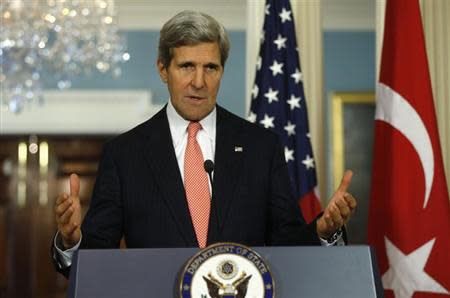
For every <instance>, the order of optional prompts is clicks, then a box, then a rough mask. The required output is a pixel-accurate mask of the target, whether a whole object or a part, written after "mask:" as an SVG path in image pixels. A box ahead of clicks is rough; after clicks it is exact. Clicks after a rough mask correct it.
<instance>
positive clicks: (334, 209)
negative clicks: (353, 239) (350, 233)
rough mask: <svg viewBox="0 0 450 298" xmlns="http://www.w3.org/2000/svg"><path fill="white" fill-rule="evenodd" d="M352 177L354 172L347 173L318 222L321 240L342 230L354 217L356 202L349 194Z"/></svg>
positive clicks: (348, 171)
mask: <svg viewBox="0 0 450 298" xmlns="http://www.w3.org/2000/svg"><path fill="white" fill-rule="evenodd" d="M352 176H353V172H352V171H350V170H347V171H345V173H344V177H342V181H341V184H340V185H339V187H338V189H337V190H336V192H335V193H334V195H333V196H332V197H331V199H330V202H329V203H328V205H327V207H326V208H325V210H324V212H323V215H322V216H321V217H320V218H319V219H318V220H317V234H318V235H319V236H320V237H321V238H324V239H327V238H329V237H330V236H331V235H333V234H334V233H335V232H336V231H338V230H339V229H340V228H342V226H343V225H345V224H346V223H347V222H348V220H349V219H350V217H351V216H352V214H353V212H354V210H355V208H356V200H355V198H354V197H353V196H352V195H351V194H350V193H348V192H347V189H348V187H349V186H350V183H351V181H352Z"/></svg>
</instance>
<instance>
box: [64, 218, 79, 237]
mask: <svg viewBox="0 0 450 298" xmlns="http://www.w3.org/2000/svg"><path fill="white" fill-rule="evenodd" d="M78 228H79V226H78V224H77V223H75V222H73V223H69V224H67V225H64V226H63V227H62V228H61V229H60V231H61V233H62V234H63V236H64V237H66V238H69V237H70V236H71V235H72V234H73V233H74V232H75V231H76V230H77V229H78Z"/></svg>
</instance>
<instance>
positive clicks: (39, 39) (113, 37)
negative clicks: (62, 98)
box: [0, 0, 130, 113]
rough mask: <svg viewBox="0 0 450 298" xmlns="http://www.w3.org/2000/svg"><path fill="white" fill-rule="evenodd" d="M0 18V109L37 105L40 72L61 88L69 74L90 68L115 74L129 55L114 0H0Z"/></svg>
mask: <svg viewBox="0 0 450 298" xmlns="http://www.w3.org/2000/svg"><path fill="white" fill-rule="evenodd" d="M0 17H1V27H0V61H1V68H0V70H1V72H0V84H1V90H0V91H1V94H0V97H1V98H0V100H1V105H0V108H2V109H3V110H10V111H12V112H14V113H19V112H20V111H22V109H23V108H24V106H25V105H26V104H28V103H33V102H34V103H39V104H42V102H43V83H42V80H41V79H42V77H43V76H44V74H45V75H47V74H50V75H52V76H54V77H55V78H56V81H57V86H58V88H59V89H67V88H70V86H71V79H72V78H73V77H74V76H77V75H80V74H89V73H91V72H92V70H94V69H96V70H98V71H99V72H101V73H106V72H109V71H111V72H112V75H113V76H114V77H118V76H120V74H121V68H120V65H121V64H122V63H123V62H126V61H128V60H129V59H130V55H129V54H128V53H127V52H126V42H125V39H124V38H123V37H122V36H120V35H119V34H118V26H117V17H116V14H115V9H114V0H2V2H1V6H0Z"/></svg>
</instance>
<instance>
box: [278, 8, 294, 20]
mask: <svg viewBox="0 0 450 298" xmlns="http://www.w3.org/2000/svg"><path fill="white" fill-rule="evenodd" d="M291 13H292V12H291V11H290V10H286V8H284V7H283V9H282V10H281V13H280V14H279V16H280V18H281V23H283V24H284V22H286V21H292V18H291Z"/></svg>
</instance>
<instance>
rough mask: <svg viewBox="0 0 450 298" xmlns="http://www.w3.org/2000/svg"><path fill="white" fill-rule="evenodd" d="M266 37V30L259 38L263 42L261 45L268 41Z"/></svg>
mask: <svg viewBox="0 0 450 298" xmlns="http://www.w3.org/2000/svg"><path fill="white" fill-rule="evenodd" d="M265 35H266V32H264V30H262V31H261V35H260V36H259V39H260V40H261V44H263V43H264V41H265V40H266V38H265Z"/></svg>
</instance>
